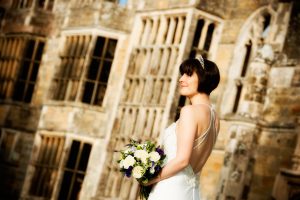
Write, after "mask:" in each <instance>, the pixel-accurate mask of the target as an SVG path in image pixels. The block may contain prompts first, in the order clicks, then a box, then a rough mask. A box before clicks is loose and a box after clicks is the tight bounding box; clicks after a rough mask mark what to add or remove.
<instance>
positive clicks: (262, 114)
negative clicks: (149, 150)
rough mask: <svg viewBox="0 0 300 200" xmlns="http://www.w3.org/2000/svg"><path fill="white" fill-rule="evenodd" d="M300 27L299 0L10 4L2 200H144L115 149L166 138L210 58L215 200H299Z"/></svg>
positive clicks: (1, 52) (3, 10)
mask: <svg viewBox="0 0 300 200" xmlns="http://www.w3.org/2000/svg"><path fill="white" fill-rule="evenodd" d="M299 19H300V3H299V2H297V1H292V0H257V1H252V0H243V1H237V0H234V1H229V0H159V1H155V2H154V1H151V0H127V1H125V0H121V1H118V0H3V1H1V2H0V20H1V29H0V128H1V132H0V134H1V135H0V155H1V157H0V177H1V179H0V198H1V199H63V200H65V199H66V200H69V199H80V200H86V199H94V200H113V199H119V200H127V199H130V200H134V199H137V191H138V184H137V182H135V181H132V180H129V179H127V178H124V177H122V176H121V174H120V173H119V172H118V167H117V163H116V160H117V159H118V154H117V153H115V151H116V150H119V149H121V148H122V147H123V146H124V145H125V144H126V143H128V141H129V140H130V139H131V138H134V139H142V140H145V139H153V140H156V141H158V140H159V138H160V136H161V134H162V132H163V130H164V128H165V127H167V126H168V124H170V123H171V122H173V121H174V120H176V119H177V118H178V113H179V110H180V108H181V107H182V106H184V105H185V104H188V101H187V100H186V99H184V98H183V97H181V96H180V95H179V94H178V91H177V87H178V78H179V71H178V66H179V64H180V63H181V61H182V60H184V59H185V58H188V57H196V56H198V55H199V54H201V55H203V56H204V57H206V58H208V59H211V60H213V61H215V62H216V63H217V65H218V66H219V69H220V73H221V82H220V85H219V87H218V88H217V90H216V91H214V92H213V93H212V95H211V99H212V101H213V103H214V106H215V108H216V110H217V112H218V113H219V116H220V119H221V130H220V133H219V136H218V141H217V143H216V146H215V148H214V150H213V153H212V155H211V157H210V158H209V160H208V162H207V164H206V165H205V167H204V169H203V171H202V174H201V178H200V179H201V183H200V186H199V187H200V189H201V197H202V199H232V200H237V199H271V198H275V199H289V198H290V199H292V198H294V199H297V198H298V199H299V198H300V188H299V183H300V176H299V174H300V171H299V170H300V167H299V166H300V164H299V163H300V159H299V156H300V140H299V139H298V138H300V137H298V136H299V134H300V133H299V130H300V129H299V123H300V59H299V55H300V48H299V45H300V38H299V36H298V35H299V33H300V24H299V21H300V20H299ZM279 188H280V189H279Z"/></svg>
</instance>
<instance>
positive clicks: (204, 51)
mask: <svg viewBox="0 0 300 200" xmlns="http://www.w3.org/2000/svg"><path fill="white" fill-rule="evenodd" d="M214 31H215V24H214V23H213V22H211V21H210V20H205V19H199V20H198V21H197V26H196V30H195V34H194V39H193V45H192V49H191V53H190V58H195V57H198V56H199V55H202V56H203V57H204V58H208V56H209V50H210V46H211V43H212V40H213V35H214Z"/></svg>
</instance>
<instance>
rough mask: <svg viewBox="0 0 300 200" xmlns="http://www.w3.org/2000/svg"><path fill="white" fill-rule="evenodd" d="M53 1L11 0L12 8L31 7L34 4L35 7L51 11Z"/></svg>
mask: <svg viewBox="0 0 300 200" xmlns="http://www.w3.org/2000/svg"><path fill="white" fill-rule="evenodd" d="M54 1H55V0H13V2H12V8H15V9H23V8H31V7H32V6H34V5H35V6H36V7H37V8H40V9H43V10H49V11H51V10H52V9H53V5H54Z"/></svg>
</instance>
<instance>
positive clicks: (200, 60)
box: [198, 55, 204, 69]
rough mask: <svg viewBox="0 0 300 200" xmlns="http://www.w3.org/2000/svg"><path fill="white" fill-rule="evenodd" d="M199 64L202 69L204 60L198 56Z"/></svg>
mask: <svg viewBox="0 0 300 200" xmlns="http://www.w3.org/2000/svg"><path fill="white" fill-rule="evenodd" d="M198 60H199V62H200V64H201V67H202V68H203V69H204V59H203V57H202V56H201V55H200V57H199V58H198Z"/></svg>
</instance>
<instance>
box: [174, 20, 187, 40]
mask: <svg viewBox="0 0 300 200" xmlns="http://www.w3.org/2000/svg"><path fill="white" fill-rule="evenodd" d="M184 23H185V17H184V16H179V17H178V24H177V28H176V32H175V36H174V44H175V45H179V44H180V42H181V37H182V34H183V29H184Z"/></svg>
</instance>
